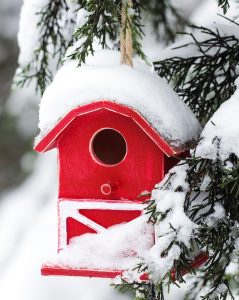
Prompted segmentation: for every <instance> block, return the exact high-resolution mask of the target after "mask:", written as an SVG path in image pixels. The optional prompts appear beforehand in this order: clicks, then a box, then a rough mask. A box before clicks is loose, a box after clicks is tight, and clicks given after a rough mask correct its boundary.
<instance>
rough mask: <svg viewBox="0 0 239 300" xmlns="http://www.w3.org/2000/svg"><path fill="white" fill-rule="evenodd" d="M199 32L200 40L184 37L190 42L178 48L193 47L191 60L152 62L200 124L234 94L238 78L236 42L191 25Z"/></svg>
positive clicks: (195, 36) (217, 32)
mask: <svg viewBox="0 0 239 300" xmlns="http://www.w3.org/2000/svg"><path fill="white" fill-rule="evenodd" d="M191 28H192V29H195V30H196V31H200V32H201V33H202V34H203V36H205V37H204V39H203V40H201V38H200V40H199V39H198V38H197V35H195V34H192V33H190V34H187V35H188V36H190V37H191V39H192V42H191V43H189V44H186V45H184V46H182V47H185V48H186V47H195V49H197V51H194V53H195V52H196V54H195V55H192V56H191V57H186V58H181V57H177V56H175V57H172V58H168V59H165V60H163V61H157V62H155V63H154V65H155V69H156V71H157V72H158V74H159V76H161V77H165V78H166V79H167V80H168V82H172V83H173V85H174V89H175V90H176V92H177V93H178V94H179V95H180V96H181V97H182V99H183V100H184V101H185V102H186V103H187V104H188V105H189V107H190V108H191V109H192V110H193V111H194V113H195V114H196V116H197V117H198V118H199V120H200V121H201V122H203V123H205V122H206V121H208V120H209V118H210V117H211V116H212V114H213V113H214V112H215V111H216V110H217V109H218V108H219V106H220V105H221V104H222V103H223V102H224V101H226V100H227V99H229V97H230V96H231V95H232V94H233V93H234V91H235V84H234V82H235V79H236V78H237V76H238V72H237V65H238V63H239V39H238V38H237V37H236V36H234V35H228V36H224V35H221V34H220V33H219V31H218V30H216V29H209V28H205V27H197V26H191Z"/></svg>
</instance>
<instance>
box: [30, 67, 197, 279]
mask: <svg viewBox="0 0 239 300" xmlns="http://www.w3.org/2000/svg"><path fill="white" fill-rule="evenodd" d="M119 68H120V67H119ZM79 69H80V68H79ZM109 69H110V68H109ZM127 70H128V69H127ZM94 71H96V72H97V70H94ZM79 72H80V71H79ZM127 72H128V71H127ZM130 72H131V71H130ZM132 72H134V71H133V70H132ZM106 73H107V72H104V74H103V75H101V77H100V74H98V75H99V77H98V78H99V80H100V83H99V85H100V84H101V85H102V76H103V77H104V82H103V85H104V90H106V91H107V84H108V87H109V89H108V90H110V83H108V82H110V81H111V82H112V81H113V80H114V74H112V71H109V75H106ZM79 74H80V73H79ZM98 75H96V76H98ZM121 75H122V74H120V76H121ZM107 76H108V77H107ZM150 76H151V75H150ZM84 78H85V77H84V72H83V74H82V78H81V79H82V80H80V79H79V78H78V80H79V81H78V82H79V85H80V84H81V83H82V82H83V81H84ZM121 80H122V78H121ZM123 80H124V79H123ZM125 80H127V78H126V79H125ZM143 82H144V80H143V81H142V85H143ZM137 83H140V82H137ZM83 85H84V83H83ZM95 85H97V82H96V81H95V82H94V83H92V86H94V87H95ZM58 87H59V89H60V84H58ZM71 88H72V87H71ZM138 88H139V89H140V88H141V87H140V84H139V87H138ZM147 88H149V87H147V84H146V89H147ZM99 89H100V88H99ZM48 93H49V92H48ZM79 93H81V92H79ZM92 93H93V92H92ZM93 94H94V93H93ZM58 95H60V92H59V91H58ZM61 96H62V95H60V97H61ZM49 97H50V96H49ZM82 97H83V96H82ZM94 97H95V94H94V95H92V98H94ZM56 98H57V97H56ZM118 98H119V97H118ZM106 99H107V98H106ZM110 99H112V97H110ZM122 99H123V96H122ZM65 101H67V99H66V100H65ZM125 101H126V102H125V103H124V102H122V101H117V102H115V101H109V100H105V99H102V100H98V101H91V102H90V103H87V104H84V103H79V105H75V106H74V107H73V108H72V109H68V112H67V113H65V114H62V115H61V118H60V120H59V121H58V122H56V123H55V124H54V126H52V127H51V128H50V130H48V132H47V133H46V134H44V135H43V136H41V138H40V139H39V140H38V142H37V144H36V146H35V150H36V151H38V152H45V151H48V150H50V149H53V148H57V150H58V164H59V193H58V216H59V223H58V224H59V231H58V232H59V244H58V251H59V252H60V253H61V251H63V252H64V251H65V250H66V249H67V248H68V247H70V245H71V242H72V241H74V240H75V239H76V238H77V237H82V236H83V235H86V234H91V235H90V236H93V235H95V234H98V233H102V232H105V231H107V230H108V229H109V228H112V226H114V225H118V224H129V222H132V221H133V220H137V218H139V217H140V216H141V215H142V210H143V208H144V204H143V201H144V200H145V198H144V197H139V195H140V194H141V193H142V192H143V191H151V190H152V189H153V188H154V186H155V184H157V183H159V182H160V181H161V180H162V179H163V177H164V175H165V174H166V173H167V171H168V170H169V169H170V168H171V167H172V166H173V165H175V163H176V162H177V160H176V159H175V158H174V156H177V155H185V153H186V151H187V148H188V147H187V143H186V142H185V141H184V142H181V143H180V141H179V142H178V141H177V144H176V143H175V141H174V142H171V141H169V139H167V138H165V137H164V136H163V135H162V134H161V133H160V132H159V130H157V128H155V126H153V125H152V124H151V123H152V122H151V119H150V118H149V119H148V118H146V117H145V116H143V114H142V112H140V111H139V110H138V109H137V108H134V106H133V105H126V103H127V99H126V100H125ZM165 101H167V99H165ZM53 103H54V101H53ZM55 104H56V107H57V101H55ZM159 104H160V103H159ZM148 105H149V106H150V103H149V104H148ZM180 105H182V106H185V104H184V103H181V104H180ZM146 106H147V104H146ZM187 109H188V108H187ZM152 110H154V107H152ZM188 111H189V110H188ZM160 113H161V114H163V113H164V110H163V108H162V109H161V108H160V105H159V109H158V112H157V114H159V115H160ZM178 113H180V111H178ZM190 114H191V112H190ZM191 115H192V114H191ZM191 115H190V118H191V117H192V116H191ZM164 118H165V117H164ZM172 126H174V124H172ZM156 127H157V126H156ZM192 127H194V129H192V130H193V131H194V134H195V132H196V131H197V132H198V131H199V128H200V126H199V124H198V123H197V122H194V125H192ZM196 135H197V133H196ZM148 226H149V227H150V225H148ZM147 232H148V235H149V236H150V241H149V239H148V241H147V243H148V246H150V245H151V246H152V245H153V243H154V235H153V231H152V228H151V229H147ZM92 234H93V235H92ZM115 234H116V235H117V231H116V233H115ZM87 236H89V235H87ZM141 238H142V239H143V238H144V237H143V236H142V237H141ZM99 247H100V246H99ZM128 250H129V249H128ZM128 250H127V251H128ZM129 253H130V254H129ZM135 253H137V249H130V251H128V252H127V253H126V254H125V255H126V256H130V255H131V256H135ZM86 256H87V255H86ZM122 271H123V269H120V268H117V269H116V268H115V266H114V265H112V266H111V265H110V264H109V265H107V267H104V266H102V265H101V264H100V263H99V265H97V262H96V263H95V265H94V266H93V267H92V266H88V265H87V264H85V265H81V264H78V265H77V266H74V265H70V264H69V265H67V264H63V265H62V264H61V263H48V264H44V265H43V267H42V274H43V275H79V276H98V277H115V276H116V275H118V274H121V273H122Z"/></svg>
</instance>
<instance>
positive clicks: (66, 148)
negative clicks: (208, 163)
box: [58, 109, 164, 201]
mask: <svg viewBox="0 0 239 300" xmlns="http://www.w3.org/2000/svg"><path fill="white" fill-rule="evenodd" d="M102 128H114V129H115V130H117V131H118V132H120V133H121V134H122V135H123V137H124V138H125V140H126V143H127V154H126V157H125V158H124V160H123V161H122V162H121V163H119V164H117V165H114V166H108V165H104V164H101V163H99V162H98V161H97V160H96V159H94V156H93V155H92V154H91V149H90V145H91V140H92V138H93V137H94V135H95V133H96V132H97V131H99V130H100V129H102ZM58 150H59V155H58V158H59V168H60V172H59V173H60V185H59V197H60V198H76V199H84V198H91V199H94V198H95V199H100V198H102V199H108V200H110V199H130V200H135V199H137V197H138V196H139V195H140V194H141V192H142V191H144V190H152V189H153V187H154V186H155V184H156V183H158V182H160V181H161V180H162V179H163V176H164V171H163V157H164V154H163V152H162V151H161V150H160V149H159V148H158V147H157V145H156V144H155V143H154V142H153V141H152V140H151V138H149V136H148V135H147V134H146V133H145V132H144V131H142V129H141V128H140V127H139V126H138V125H137V124H136V123H135V122H134V121H133V120H132V119H131V118H129V117H125V116H123V115H120V114H118V113H115V112H113V111H109V110H105V109H101V110H97V111H95V112H93V113H88V114H85V115H81V116H79V117H77V118H76V119H75V120H74V122H72V123H71V125H70V126H69V127H68V128H67V129H66V130H65V131H64V133H63V134H62V135H61V136H60V137H59V140H58ZM107 182H113V183H114V184H115V185H117V188H116V189H112V193H111V194H110V195H104V194H103V193H102V192H101V187H102V185H103V184H105V183H107ZM141 200H142V199H139V201H141Z"/></svg>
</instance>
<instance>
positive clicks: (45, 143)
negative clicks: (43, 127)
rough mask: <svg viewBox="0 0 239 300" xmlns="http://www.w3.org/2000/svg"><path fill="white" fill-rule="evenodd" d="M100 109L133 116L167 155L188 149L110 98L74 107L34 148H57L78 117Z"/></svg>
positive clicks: (139, 115)
mask: <svg viewBox="0 0 239 300" xmlns="http://www.w3.org/2000/svg"><path fill="white" fill-rule="evenodd" d="M100 109H107V110H110V111H113V112H117V113H118V114H121V115H124V116H126V117H129V118H131V119H132V120H133V121H134V122H135V123H136V124H137V125H138V126H139V127H141V129H142V130H143V131H144V132H145V133H146V134H147V135H148V136H149V137H150V138H151V139H152V140H153V141H154V142H155V144H156V145H157V146H158V147H159V148H160V149H161V150H162V151H163V152H164V153H165V154H166V155H167V156H175V155H179V154H180V153H182V152H184V151H185V150H186V149H185V148H186V147H182V149H181V148H180V150H178V149H175V148H174V147H172V146H170V144H169V143H168V142H167V141H165V140H164V139H163V138H162V137H161V136H160V134H159V133H158V132H157V131H156V130H155V129H154V128H153V127H152V126H151V125H150V124H149V123H148V122H147V121H146V120H145V118H143V117H142V116H141V114H139V113H138V112H137V111H136V110H134V109H132V108H131V107H128V106H125V105H122V104H118V103H115V102H112V101H108V100H102V101H95V102H91V103H89V104H85V105H82V106H78V107H76V108H74V109H72V110H71V111H70V112H69V113H68V114H67V115H65V116H64V117H63V118H62V119H60V120H59V122H58V123H57V124H56V125H55V126H54V127H53V128H52V129H51V130H50V131H49V132H48V133H47V134H46V135H44V136H43V137H42V138H40V140H39V141H38V142H37V143H36V145H35V147H34V149H35V150H36V151H38V152H46V151H48V150H50V149H53V148H55V147H56V145H57V140H58V138H59V136H60V134H61V133H62V132H63V131H64V130H65V129H66V128H67V127H68V126H69V125H70V124H71V123H72V122H73V121H74V120H75V118H76V117H78V116H81V115H84V114H88V113H91V112H94V111H97V110H100Z"/></svg>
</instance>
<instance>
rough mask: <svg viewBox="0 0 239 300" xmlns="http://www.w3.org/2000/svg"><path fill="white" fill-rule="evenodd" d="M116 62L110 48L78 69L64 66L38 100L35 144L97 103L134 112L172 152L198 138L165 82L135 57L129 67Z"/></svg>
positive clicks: (194, 126) (69, 64)
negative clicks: (105, 102) (63, 120)
mask: <svg viewBox="0 0 239 300" xmlns="http://www.w3.org/2000/svg"><path fill="white" fill-rule="evenodd" d="M119 62H120V53H119V52H118V51H110V50H100V51H97V52H95V55H94V56H90V57H88V58H87V60H86V63H85V64H83V65H82V66H77V62H76V61H67V62H65V64H64V65H63V67H62V68H61V69H60V70H59V71H58V72H57V74H56V76H55V78H54V80H53V82H52V84H51V85H50V86H49V87H48V88H47V89H46V91H45V93H44V95H43V97H42V100H41V104H40V119H39V128H40V131H41V132H40V135H39V138H38V141H39V139H41V138H42V137H44V136H45V135H46V134H47V133H49V132H50V131H51V130H52V129H53V128H54V127H55V125H56V124H57V122H58V121H59V119H61V118H63V117H64V116H65V115H67V114H68V113H69V112H70V111H71V110H72V109H74V108H76V107H78V106H82V105H84V104H88V103H90V102H94V101H100V100H108V101H112V102H116V103H119V104H121V105H125V106H127V107H130V108H132V109H134V110H135V111H137V112H138V113H139V114H141V115H142V116H143V117H144V118H145V119H146V120H147V121H148V123H150V124H151V126H152V127H153V128H154V130H155V131H156V132H157V133H158V134H159V135H160V136H161V138H163V139H164V140H165V141H166V142H167V143H169V144H170V146H171V147H173V148H175V149H177V148H178V149H182V148H183V147H182V145H187V144H189V143H190V142H192V141H196V140H197V139H198V136H199V134H200V132H201V126H200V124H199V122H198V120H197V119H196V117H195V116H194V114H193V113H192V111H191V110H190V109H189V108H188V106H187V105H186V104H185V103H184V102H183V101H182V100H181V99H180V98H179V96H178V95H177V94H176V93H175V92H174V91H173V89H172V88H171V87H170V86H169V85H168V84H167V83H166V81H165V80H164V79H162V78H160V77H159V76H158V75H157V74H156V73H155V72H154V71H153V70H152V68H150V67H149V66H147V65H146V64H145V63H144V62H141V61H139V60H138V59H134V68H131V67H129V66H126V65H120V64H119ZM184 148H185V147H184Z"/></svg>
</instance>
